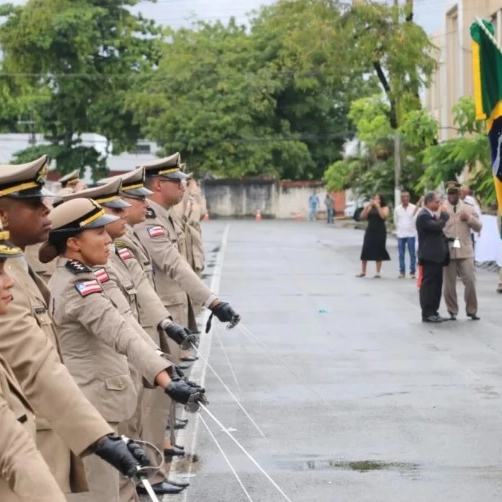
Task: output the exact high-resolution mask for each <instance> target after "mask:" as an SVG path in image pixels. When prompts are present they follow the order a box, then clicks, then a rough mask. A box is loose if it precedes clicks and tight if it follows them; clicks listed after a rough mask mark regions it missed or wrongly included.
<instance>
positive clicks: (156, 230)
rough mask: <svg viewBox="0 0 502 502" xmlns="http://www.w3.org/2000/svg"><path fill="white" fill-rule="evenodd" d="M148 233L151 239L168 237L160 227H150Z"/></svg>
mask: <svg viewBox="0 0 502 502" xmlns="http://www.w3.org/2000/svg"><path fill="white" fill-rule="evenodd" d="M147 231H148V235H149V236H150V237H158V236H159V235H166V233H165V232H164V229H163V228H162V227H160V226H158V225H157V226H155V227H148V228H147Z"/></svg>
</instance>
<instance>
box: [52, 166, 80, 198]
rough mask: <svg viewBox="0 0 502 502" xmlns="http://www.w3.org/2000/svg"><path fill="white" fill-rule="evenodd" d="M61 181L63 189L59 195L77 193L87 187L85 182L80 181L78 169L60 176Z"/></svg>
mask: <svg viewBox="0 0 502 502" xmlns="http://www.w3.org/2000/svg"><path fill="white" fill-rule="evenodd" d="M59 183H61V190H60V191H59V193H58V195H59V196H62V195H67V194H69V193H75V192H78V191H80V190H83V189H84V188H85V184H84V183H83V182H82V181H80V173H79V170H78V169H75V171H72V172H71V173H68V174H66V175H65V176H62V177H61V178H59Z"/></svg>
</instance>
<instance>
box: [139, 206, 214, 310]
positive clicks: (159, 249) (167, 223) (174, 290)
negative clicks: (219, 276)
mask: <svg viewBox="0 0 502 502" xmlns="http://www.w3.org/2000/svg"><path fill="white" fill-rule="evenodd" d="M149 204H150V208H149V211H148V215H147V218H146V220H145V221H144V222H142V223H139V224H138V225H135V227H134V230H135V231H136V233H137V234H138V236H139V238H140V240H141V242H142V244H143V245H144V246H145V247H146V248H147V250H148V252H149V253H150V256H151V257H152V260H153V263H154V268H155V275H154V281H155V286H156V290H157V293H158V295H159V296H160V299H161V300H162V302H163V303H164V305H166V306H167V307H169V306H170V305H179V304H183V303H186V294H188V295H189V296H190V297H191V298H192V300H193V301H194V302H195V303H197V304H201V305H206V306H209V304H211V303H212V301H213V300H215V299H216V296H215V295H214V294H213V293H212V292H211V291H210V290H209V288H208V287H207V286H206V285H205V284H204V283H203V282H202V281H201V280H200V279H199V277H198V276H197V274H195V272H194V271H193V270H192V268H191V267H190V265H189V264H188V262H187V261H186V260H185V259H184V258H183V257H182V256H181V255H180V253H179V250H178V237H177V234H176V230H175V228H174V223H173V221H172V218H170V216H169V213H168V211H166V210H165V209H164V208H162V207H161V206H160V205H158V204H156V203H155V202H153V201H150V202H149Z"/></svg>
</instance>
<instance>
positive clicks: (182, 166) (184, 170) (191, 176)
mask: <svg viewBox="0 0 502 502" xmlns="http://www.w3.org/2000/svg"><path fill="white" fill-rule="evenodd" d="M181 170H182V171H183V172H184V173H185V175H186V177H187V180H191V179H193V173H187V172H186V170H187V165H186V164H181Z"/></svg>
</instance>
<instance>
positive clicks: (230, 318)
mask: <svg viewBox="0 0 502 502" xmlns="http://www.w3.org/2000/svg"><path fill="white" fill-rule="evenodd" d="M211 311H212V314H211V315H210V316H209V319H208V320H207V323H206V333H209V330H210V329H211V321H212V319H213V316H216V317H217V318H218V320H219V321H221V322H228V323H229V324H228V326H227V328H228V329H232V328H235V326H237V324H239V322H240V320H241V316H240V315H239V314H238V313H237V312H236V311H235V310H234V309H233V308H232V307H231V306H230V304H229V303H226V302H220V303H218V304H217V305H216V306H215V307H213V308H212V309H211Z"/></svg>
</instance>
